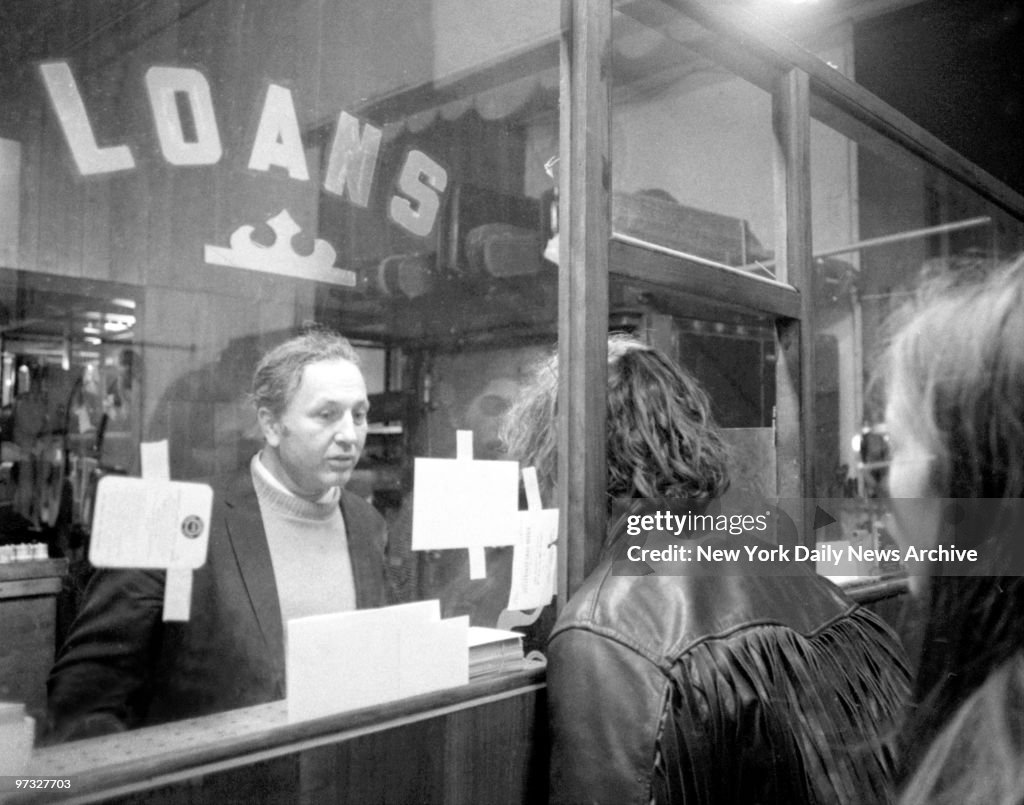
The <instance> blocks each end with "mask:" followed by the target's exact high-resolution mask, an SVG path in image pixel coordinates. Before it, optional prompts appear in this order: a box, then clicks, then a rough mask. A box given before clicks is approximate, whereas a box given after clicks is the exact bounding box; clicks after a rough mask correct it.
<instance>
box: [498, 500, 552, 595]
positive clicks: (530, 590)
mask: <svg viewBox="0 0 1024 805" xmlns="http://www.w3.org/2000/svg"><path fill="white" fill-rule="evenodd" d="M557 542H558V509H540V510H537V511H534V510H530V511H525V512H519V541H518V542H517V543H516V546H515V550H514V551H513V552H512V586H511V588H510V590H509V595H508V606H507V607H506V608H507V609H510V610H523V609H534V608H535V607H542V606H546V605H547V604H549V603H551V598H552V596H554V594H555V588H556V581H557V578H556V573H557V569H558V546H557V544H556V543H557Z"/></svg>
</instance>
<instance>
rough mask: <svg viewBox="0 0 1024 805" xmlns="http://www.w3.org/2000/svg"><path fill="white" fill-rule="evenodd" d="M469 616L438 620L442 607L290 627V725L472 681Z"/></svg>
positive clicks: (388, 610)
mask: <svg viewBox="0 0 1024 805" xmlns="http://www.w3.org/2000/svg"><path fill="white" fill-rule="evenodd" d="M468 634H469V618H467V617H460V618H450V619H446V620H441V608H440V603H439V602H438V601H436V600H433V601H416V602H413V603H411V604H399V605H397V606H392V607H382V608H380V609H361V610H357V611H354V612H339V613H336V614H331V615H313V616H311V617H308V618H293V619H292V620H289V621H288V626H287V637H286V643H285V673H286V679H287V690H288V720H289V721H298V720H302V719H308V718H318V717H320V716H325V715H330V714H332V713H340V712H344V711H346V710H354V709H357V708H360V707H370V706H372V705H375V704H381V703H383V702H387V701H393V700H395V699H401V698H405V697H407V696H416V695H419V694H421V693H429V692H431V691H435V690H442V689H444V688H449V687H455V686H458V685H465V684H466V683H467V682H468V681H469V645H468V643H469V639H468Z"/></svg>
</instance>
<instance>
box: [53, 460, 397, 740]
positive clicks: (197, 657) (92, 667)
mask: <svg viewBox="0 0 1024 805" xmlns="http://www.w3.org/2000/svg"><path fill="white" fill-rule="evenodd" d="M213 486H214V503H213V512H212V519H211V524H210V545H209V552H208V555H207V561H206V563H205V564H204V565H203V566H202V567H201V568H200V569H199V570H197V571H196V572H195V573H194V574H193V584H192V609H191V618H190V620H188V621H187V622H169V623H165V622H164V621H163V596H164V577H165V574H164V573H163V572H162V571H144V570H111V569H100V570H97V571H96V573H95V574H94V576H93V577H92V579H91V580H90V581H89V586H88V588H87V589H86V593H85V600H84V603H83V606H82V609H81V611H80V613H79V615H78V617H77V619H76V620H75V623H74V624H73V626H72V628H71V632H70V635H69V637H68V639H67V641H66V643H65V645H64V647H63V649H62V651H61V652H60V656H59V658H58V659H57V662H56V663H55V664H54V666H53V669H52V671H51V672H50V678H49V683H48V686H49V702H48V709H49V714H48V720H49V727H50V730H51V740H54V741H60V740H71V739H74V738H83V737H88V736H91V735H99V734H102V733H107V732H113V731H118V730H123V729H128V728H132V727H138V726H146V725H151V724H158V723H161V722H165V721H172V720H175V719H179V718H188V717H193V716H200V715H205V714H208V713H214V712H219V711H222V710H230V709H233V708H237V707H246V706H249V705H254V704H261V703H263V702H268V701H273V700H275V699H282V698H284V696H285V687H284V681H285V680H284V628H283V624H282V622H281V609H280V605H279V602H278V597H277V586H276V583H275V580H274V570H273V566H272V564H271V558H270V549H269V547H268V545H267V537H266V532H265V531H264V528H263V521H262V518H261V516H260V510H259V503H258V502H257V499H256V492H255V490H254V488H253V485H252V477H251V475H250V470H249V469H248V468H246V469H245V470H244V471H241V472H239V473H237V474H234V475H232V476H230V477H228V478H226V479H223V480H220V481H216V482H214V483H213ZM340 505H341V511H342V516H343V517H344V519H345V527H346V530H347V533H348V547H349V556H350V558H351V561H352V572H353V576H354V579H355V588H356V589H355V592H356V605H357V607H359V608H360V609H363V608H368V607H378V606H384V605H386V604H387V603H389V600H388V599H389V596H388V592H387V590H388V588H387V582H386V578H385V564H384V548H385V543H386V530H385V524H384V520H383V518H382V517H381V516H380V515H379V514H378V513H377V511H376V510H375V509H374V508H373V507H372V506H370V505H369V504H368V503H366V502H365V501H363V500H362V499H361V498H359V497H357V496H355V495H353V494H351V493H349V492H346V491H344V490H342V494H341V501H340Z"/></svg>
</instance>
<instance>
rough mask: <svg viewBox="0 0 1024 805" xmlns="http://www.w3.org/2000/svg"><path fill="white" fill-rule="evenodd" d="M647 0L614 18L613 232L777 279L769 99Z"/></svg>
mask: <svg viewBox="0 0 1024 805" xmlns="http://www.w3.org/2000/svg"><path fill="white" fill-rule="evenodd" d="M644 9H646V6H644V5H643V4H640V5H638V6H635V7H634V6H629V7H623V8H622V10H620V12H619V13H616V14H615V15H614V18H613V23H614V24H613V29H612V43H613V53H612V59H613V71H612V75H613V101H612V187H613V195H612V229H613V232H614V237H617V238H620V239H623V240H627V241H628V242H640V243H645V244H650V245H652V246H655V247H659V248H662V249H668V250H671V251H673V252H676V253H679V254H680V255H681V256H684V257H685V258H686V259H689V260H692V261H696V262H701V263H704V264H708V265H717V266H725V267H728V268H735V269H739V270H742V271H745V272H749V273H751V274H753V275H755V276H760V277H775V266H774V261H773V250H774V235H775V220H774V217H773V215H774V209H773V207H774V205H773V198H774V189H773V188H774V184H773V161H772V152H773V142H774V140H773V136H772V125H771V120H772V99H771V96H770V95H769V94H768V93H767V92H765V91H764V90H762V89H759V88H758V87H756V86H754V85H753V84H751V83H749V82H748V81H746V80H744V79H742V78H739V77H737V75H735V74H734V73H732V72H730V71H729V70H728V69H727V68H725V67H723V66H722V65H721V64H720V63H719V62H718V61H717V60H716V56H715V51H714V49H713V48H712V47H710V45H711V43H712V42H713V38H712V37H711V35H710V34H709V33H708V32H707V31H706V30H705V29H703V28H701V27H700V26H698V25H697V24H696V23H694V22H692V21H690V20H689V19H688V18H686V17H683V16H681V15H677V14H672V15H665V16H658V17H657V19H651V18H650V15H649V14H647V13H645V11H644ZM683 270H684V266H682V265H681V267H680V271H681V272H682V271H683Z"/></svg>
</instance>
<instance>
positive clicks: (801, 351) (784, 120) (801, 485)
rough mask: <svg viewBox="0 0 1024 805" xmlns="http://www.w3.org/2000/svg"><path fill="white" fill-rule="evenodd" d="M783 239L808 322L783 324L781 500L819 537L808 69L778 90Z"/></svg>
mask: <svg viewBox="0 0 1024 805" xmlns="http://www.w3.org/2000/svg"><path fill="white" fill-rule="evenodd" d="M772 97H773V105H772V109H773V113H772V126H773V130H774V135H775V158H774V166H775V189H776V192H775V217H776V226H775V242H776V266H777V270H778V271H779V273H780V275H781V276H780V279H783V280H785V281H787V282H788V283H789V284H790V285H792V286H793V287H795V288H796V289H797V290H798V291H799V292H800V320H799V321H798V320H795V319H789V318H780V319H778V320H777V328H778V336H779V352H778V355H779V359H778V362H777V364H776V389H777V391H776V402H775V404H776V454H777V457H778V477H777V486H778V493H779V497H781V498H799V499H803V500H804V501H805V503H804V506H803V517H802V520H803V527H802V528H801V529H800V530H799V533H801V534H803V535H805V537H804V539H805V540H806V541H810V540H813V533H814V531H813V522H814V506H813V501H812V500H811V498H812V497H813V495H814V490H815V484H814V449H815V443H814V414H815V411H814V382H815V378H814V325H813V319H814V311H813V307H812V305H813V299H814V293H813V283H814V275H813V271H812V259H813V258H812V253H811V178H810V161H811V157H810V84H809V80H808V76H807V74H806V73H805V72H803V71H801V70H795V69H794V70H791V71H789V72H788V73H786V74H785V75H784V76H782V77H781V78H780V79H779V81H778V83H777V85H776V89H775V92H774V93H773V96H772Z"/></svg>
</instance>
